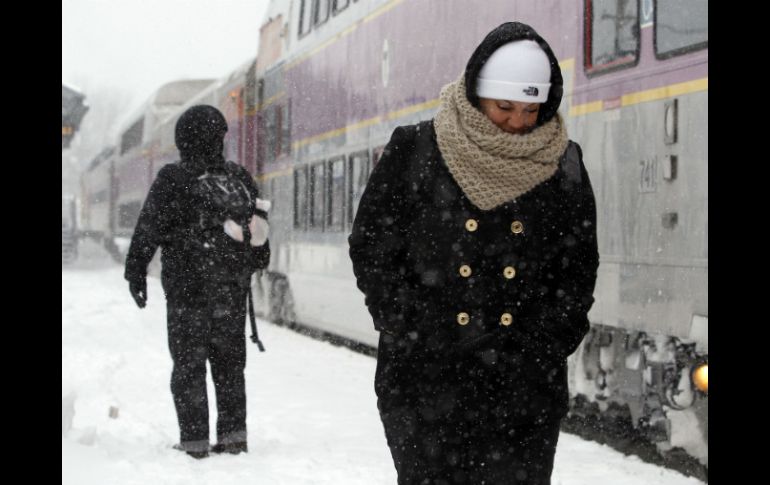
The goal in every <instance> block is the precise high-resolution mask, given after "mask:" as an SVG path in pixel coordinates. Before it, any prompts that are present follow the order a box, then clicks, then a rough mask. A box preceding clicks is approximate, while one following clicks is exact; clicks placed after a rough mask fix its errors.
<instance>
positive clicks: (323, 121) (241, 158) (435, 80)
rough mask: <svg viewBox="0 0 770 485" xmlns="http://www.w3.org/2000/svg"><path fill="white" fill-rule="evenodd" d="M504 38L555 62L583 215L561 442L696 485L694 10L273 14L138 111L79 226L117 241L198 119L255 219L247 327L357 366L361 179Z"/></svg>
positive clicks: (678, 4) (704, 58) (499, 8)
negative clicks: (444, 90)
mask: <svg viewBox="0 0 770 485" xmlns="http://www.w3.org/2000/svg"><path fill="white" fill-rule="evenodd" d="M482 6H483V8H482ZM471 11H472V14H471ZM511 20H519V21H523V22H526V23H528V24H530V25H532V26H533V27H534V28H535V29H536V30H537V31H538V32H539V33H540V34H541V35H542V36H543V37H544V38H545V39H547V40H548V42H549V43H550V44H551V47H552V48H553V50H554V52H555V54H556V56H557V57H558V59H559V61H560V65H561V68H562V72H563V75H564V79H565V95H564V98H563V101H562V107H561V113H562V115H563V116H564V118H565V120H566V121H567V127H568V132H569V134H570V137H571V138H572V139H574V140H576V141H577V142H578V143H580V145H581V146H582V148H583V152H584V160H585V163H586V167H587V169H588V172H589V174H590V176H591V179H592V183H593V187H594V192H595V194H596V197H597V208H598V233H599V250H600V254H601V264H600V267H599V278H598V281H597V287H596V291H595V295H594V296H595V297H596V303H595V304H594V307H593V308H592V310H591V313H590V314H589V318H590V320H591V324H592V328H591V331H590V332H589V334H588V335H587V337H586V339H585V340H584V342H583V343H582V345H581V347H580V349H579V350H578V351H577V352H576V353H575V354H574V355H573V356H571V358H570V362H569V363H570V387H571V393H572V402H571V405H572V410H571V412H570V415H569V416H568V418H567V419H566V420H565V422H564V427H565V428H566V429H567V430H570V431H574V432H578V433H579V434H582V435H583V436H588V437H591V438H594V439H597V440H599V441H602V442H608V443H610V444H613V445H614V446H617V447H619V448H621V449H624V450H625V451H630V452H634V453H637V454H639V455H640V456H642V457H643V458H645V459H648V460H650V461H655V462H658V463H664V464H666V465H668V466H673V467H675V468H679V469H680V470H682V471H684V472H685V473H688V474H691V475H695V476H697V477H699V478H702V479H706V480H707V479H708V377H707V376H708V374H707V372H708V367H707V366H708V148H707V143H706V141H707V139H708V5H707V2H706V1H705V0H676V1H674V0H654V1H653V0H583V1H580V2H560V1H558V0H531V1H520V2H510V1H506V0H485V1H484V2H483V3H482V2H471V1H467V0H273V1H271V3H270V4H269V6H268V11H267V14H266V17H265V20H264V21H263V22H262V24H261V25H260V26H258V27H259V36H260V42H259V48H258V52H257V56H256V59H252V60H250V61H248V62H246V63H245V64H244V65H243V66H241V67H240V68H238V69H236V70H235V71H233V72H231V73H229V74H227V75H226V76H224V77H223V78H222V79H220V80H219V81H216V82H210V81H205V82H203V81H201V82H198V81H188V82H190V83H193V84H194V85H195V86H196V89H192V88H190V90H189V91H185V92H187V93H188V95H187V96H186V97H184V96H179V97H176V98H174V99H175V100H176V102H175V104H174V105H173V106H172V105H171V104H167V105H166V107H167V108H168V109H167V110H166V111H164V115H163V116H162V117H157V116H156V115H155V114H157V113H158V112H159V111H158V107H157V106H155V104H157V103H159V102H160V101H159V100H160V99H163V96H155V97H153V99H151V100H150V101H148V104H147V105H146V106H145V109H144V110H143V111H142V113H141V114H140V115H139V116H137V117H136V118H134V119H133V121H132V122H131V123H129V124H128V125H127V128H126V129H125V130H124V131H123V132H122V134H121V136H120V137H119V138H120V139H119V140H117V141H116V144H115V149H114V152H113V153H111V154H105V155H104V156H103V157H102V160H100V161H98V162H97V161H96V160H95V161H94V164H93V166H92V169H91V170H90V171H89V172H87V173H86V175H85V176H84V182H83V186H84V194H83V198H84V200H85V199H86V198H88V197H91V198H93V199H94V201H93V202H91V203H89V204H84V210H85V212H88V211H91V212H93V214H90V215H86V214H84V216H83V220H84V221H89V220H94V221H96V220H99V221H101V222H99V223H98V224H97V225H101V226H104V225H105V222H104V221H107V222H106V225H107V228H106V229H104V232H103V234H104V235H105V240H108V241H120V240H121V238H125V237H128V236H130V233H131V230H132V229H133V225H134V224H135V222H136V216H137V215H138V211H139V209H140V207H141V204H142V202H143V200H144V197H145V195H146V193H147V190H148V188H149V185H150V183H151V182H152V179H153V177H154V175H155V174H156V173H157V171H158V170H159V169H160V167H161V166H162V165H163V164H165V163H169V162H171V161H172V160H175V159H176V158H177V153H176V150H175V148H174V146H173V126H174V124H175V122H176V119H177V118H178V116H179V115H180V114H181V112H182V111H183V110H184V109H186V107H188V106H191V105H193V104H201V103H205V104H212V105H214V106H217V107H219V108H220V109H221V110H222V112H223V113H225V116H226V117H227V119H228V124H229V127H230V130H229V132H228V135H227V139H226V155H227V158H229V159H231V160H234V161H237V162H238V163H240V164H242V165H243V166H244V167H246V168H247V169H248V170H249V171H250V172H251V173H252V174H253V175H254V177H255V179H256V180H257V181H258V183H259V184H260V187H261V191H262V194H263V197H265V198H267V199H270V200H271V201H272V202H273V208H272V209H271V212H270V221H271V236H270V241H271V249H272V254H273V255H272V259H271V263H270V266H269V267H268V268H267V270H265V271H264V272H262V273H261V274H260V275H259V277H257V278H255V281H254V285H253V291H254V292H255V296H256V298H255V301H257V302H261V304H262V308H261V311H262V313H263V315H264V316H265V317H266V318H268V319H270V320H272V321H275V322H279V323H284V324H288V325H292V326H298V327H300V328H302V329H309V330H311V331H313V332H315V333H319V334H322V335H325V336H326V337H328V338H330V339H332V340H338V341H342V342H346V343H348V344H353V345H354V346H357V347H358V348H362V349H365V350H366V349H368V350H371V349H373V347H374V346H376V344H377V334H376V332H375V331H374V329H373V325H372V322H371V318H370V316H369V314H368V312H367V311H366V308H365V306H364V302H363V296H362V295H361V294H360V292H359V291H358V289H357V288H356V285H355V279H354V277H353V271H352V265H351V262H350V260H349V257H348V245H347V236H348V234H349V232H350V228H351V226H352V222H353V218H354V216H355V211H356V209H357V204H358V201H359V199H360V197H361V194H362V192H363V189H364V187H365V185H366V181H367V178H368V175H369V173H370V172H371V169H372V167H373V166H374V165H375V164H376V163H377V161H378V159H379V156H380V154H381V153H382V150H383V148H384V145H385V144H386V143H387V141H388V140H389V138H390V135H391V133H392V131H393V129H394V128H395V127H396V126H399V125H404V124H411V123H416V122H418V121H421V120H425V119H430V118H432V117H433V116H434V115H435V113H436V111H437V108H438V105H439V101H438V94H439V91H440V89H441V87H442V86H443V85H444V84H446V83H448V82H450V81H452V80H454V79H456V78H457V77H458V76H459V75H460V74H461V73H462V72H463V69H464V67H465V62H466V61H467V59H468V58H469V56H470V54H471V52H472V51H473V49H474V48H475V47H476V45H477V44H478V42H479V41H480V40H481V39H482V38H483V37H484V35H485V34H486V33H487V32H489V31H490V30H491V29H492V28H494V27H496V26H498V25H499V24H501V23H503V22H505V21H511ZM256 27H257V26H255V28H256ZM172 84H173V83H172ZM171 86H172V85H166V86H164V87H163V88H161V90H160V91H159V93H158V94H160V92H161V91H163V90H166V89H171ZM180 86H181V85H180ZM190 91H195V92H194V93H190ZM182 97H184V99H181V98H182ZM161 118H162V119H161ZM97 158H99V157H97ZM102 166H103V167H102ZM99 167H102V168H99ZM105 191H106V192H105ZM97 194H98V196H97ZM105 201H107V202H105ZM100 204H102V205H100ZM100 207H101V208H100ZM104 207H107V209H105V208H104ZM105 210H106V211H107V213H108V214H109V216H107V217H106V218H105V216H104V215H103V214H104V213H105ZM99 211H101V213H99V214H97V212H99ZM89 217H90V218H91V219H89ZM96 229H98V228H93V229H92V230H96ZM122 244H125V242H123V243H122ZM118 246H120V244H118ZM118 253H119V251H118Z"/></svg>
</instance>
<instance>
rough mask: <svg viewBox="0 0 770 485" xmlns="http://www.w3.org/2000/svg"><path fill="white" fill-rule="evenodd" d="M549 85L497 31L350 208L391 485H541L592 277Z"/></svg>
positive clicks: (536, 40)
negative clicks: (374, 335)
mask: <svg viewBox="0 0 770 485" xmlns="http://www.w3.org/2000/svg"><path fill="white" fill-rule="evenodd" d="M562 84H563V81H562V76H561V71H560V69H559V65H558V62H557V59H556V57H555V56H554V54H553V52H552V51H551V48H550V47H549V46H548V44H547V43H546V42H545V40H544V39H543V38H542V37H540V36H539V35H538V34H537V33H536V32H535V30H533V29H532V28H531V27H530V26H528V25H525V24H522V23H518V22H509V23H505V24H503V25H501V26H499V27H497V28H496V29H494V30H493V31H492V32H490V33H489V34H488V35H487V36H486V38H485V39H484V40H483V42H482V43H481V44H480V45H479V46H478V47H477V48H476V50H475V52H474V53H473V55H472V56H471V58H470V60H469V61H468V64H467V67H466V69H465V71H464V73H463V75H462V76H460V78H459V79H458V80H457V81H455V82H452V83H450V84H448V85H447V86H445V87H444V88H443V89H442V92H441V104H440V108H439V111H438V113H437V114H436V116H435V118H434V119H433V120H430V121H426V122H421V123H419V124H417V125H412V126H402V127H398V128H396V130H395V131H394V132H393V135H392V138H391V140H390V142H389V143H388V145H387V146H386V148H385V150H384V152H383V155H382V158H381V159H380V161H379V162H378V163H377V165H376V166H375V168H374V170H373V172H372V175H371V178H370V180H369V182H368V184H367V187H366V190H365V191H364V194H363V196H362V198H361V202H360V205H359V209H358V212H357V214H356V217H355V221H354V224H353V229H352V233H351V235H350V237H349V243H350V257H351V259H352V261H353V270H354V273H355V276H356V279H357V283H358V287H359V288H360V289H361V291H362V292H363V293H364V295H365V302H366V305H367V307H368V309H369V311H370V313H371V315H372V317H373V320H374V325H375V328H376V329H377V330H378V331H379V332H380V338H379V345H378V358H377V370H376V375H375V391H376V393H377V396H378V408H379V411H380V416H381V419H382V422H383V425H384V428H385V435H386V438H387V442H388V446H389V447H390V450H391V454H392V457H393V461H394V464H395V467H396V470H397V472H398V483H399V484H417V483H419V484H423V483H426V484H427V483H430V484H439V483H441V484H455V483H465V484H479V483H485V484H507V485H508V484H519V483H520V484H528V485H533V484H548V483H550V476H551V471H552V468H553V457H554V454H555V450H556V442H557V439H558V435H559V425H560V421H561V419H562V418H563V417H564V415H565V414H566V412H567V409H568V398H569V396H568V387H567V363H566V359H567V356H569V355H570V354H571V353H573V352H574V351H575V350H576V348H577V347H578V345H579V344H580V342H581V340H582V338H583V337H584V335H585V334H586V332H587V331H588V329H589V322H588V318H587V313H588V311H589V309H590V308H591V306H592V304H593V300H594V299H593V290H594V285H595V281H596V272H597V267H598V264H599V255H598V251H597V243H596V207H595V199H594V195H593V191H592V189H591V184H590V181H589V178H588V173H587V172H586V169H585V167H584V165H583V161H582V153H581V150H580V147H579V146H578V145H577V144H576V143H574V142H572V141H570V140H569V139H568V137H567V133H566V128H565V125H564V121H563V120H562V118H561V116H560V115H559V114H558V113H557V110H558V107H559V104H560V102H561V97H562Z"/></svg>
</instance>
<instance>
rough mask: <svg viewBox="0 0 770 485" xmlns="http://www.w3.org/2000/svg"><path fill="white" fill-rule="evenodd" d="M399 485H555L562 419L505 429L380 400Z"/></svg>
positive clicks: (474, 415)
mask: <svg viewBox="0 0 770 485" xmlns="http://www.w3.org/2000/svg"><path fill="white" fill-rule="evenodd" d="M378 407H379V408H380V417H381V419H382V423H383V425H384V428H385V436H386V438H387V442H388V446H389V447H390V452H391V455H392V457H393V463H394V465H395V467H396V471H397V473H398V483H399V485H413V484H420V485H455V484H468V485H475V484H480V483H484V484H487V485H495V484H499V485H503V484H504V485H514V484H522V485H524V484H526V485H550V483H551V471H552V469H553V459H554V454H555V453H556V442H557V441H558V438H559V424H560V421H561V420H560V419H553V420H547V421H539V422H532V423H527V424H515V425H506V424H504V423H500V422H499V421H496V420H494V419H491V420H490V419H488V418H489V416H485V415H484V413H483V412H476V411H474V410H463V411H461V412H459V413H454V412H450V413H447V414H445V415H443V416H440V415H441V414H442V413H441V411H440V410H439V411H438V412H435V410H434V409H428V408H424V407H421V406H419V405H417V406H411V405H406V406H398V407H394V408H390V409H387V408H386V406H383V403H382V400H380V401H378Z"/></svg>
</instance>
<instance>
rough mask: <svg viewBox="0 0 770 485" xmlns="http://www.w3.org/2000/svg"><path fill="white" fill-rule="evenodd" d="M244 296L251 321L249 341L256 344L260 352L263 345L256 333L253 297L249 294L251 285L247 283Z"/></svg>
mask: <svg viewBox="0 0 770 485" xmlns="http://www.w3.org/2000/svg"><path fill="white" fill-rule="evenodd" d="M246 298H247V301H248V305H249V320H250V321H251V341H252V342H254V343H255V344H257V347H258V348H259V351H260V352H264V351H265V346H264V345H262V341H261V340H259V334H258V333H257V320H256V318H254V301H253V298H254V297H253V296H252V294H251V285H249V291H248V292H247V296H246Z"/></svg>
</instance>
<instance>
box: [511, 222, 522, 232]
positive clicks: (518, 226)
mask: <svg viewBox="0 0 770 485" xmlns="http://www.w3.org/2000/svg"><path fill="white" fill-rule="evenodd" d="M511 232H513V233H514V234H521V233H522V232H524V224H522V223H521V221H513V223H511Z"/></svg>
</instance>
